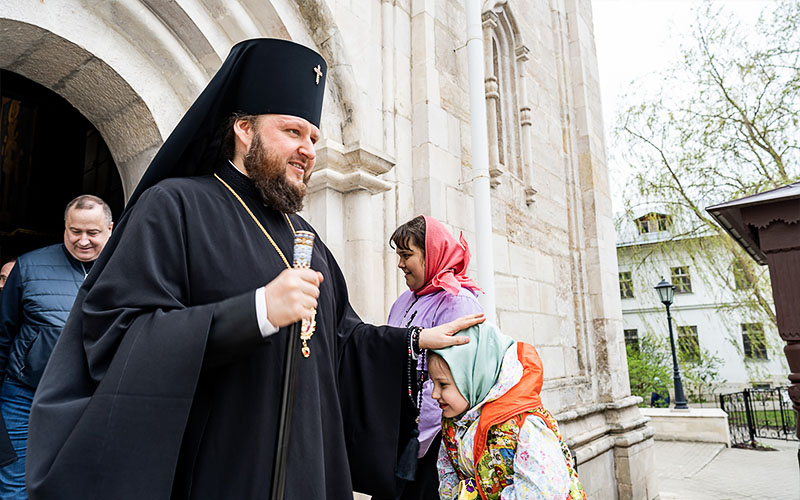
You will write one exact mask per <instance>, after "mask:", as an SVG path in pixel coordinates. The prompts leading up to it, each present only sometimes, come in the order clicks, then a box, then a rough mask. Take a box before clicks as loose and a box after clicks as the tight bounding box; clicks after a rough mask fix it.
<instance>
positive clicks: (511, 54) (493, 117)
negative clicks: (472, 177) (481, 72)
mask: <svg viewBox="0 0 800 500" xmlns="http://www.w3.org/2000/svg"><path fill="white" fill-rule="evenodd" d="M483 37H484V48H485V49H484V50H485V64H484V69H485V70H486V80H485V82H484V84H485V91H486V122H487V123H486V125H487V128H488V138H489V174H490V176H491V183H492V186H497V185H499V184H500V183H501V182H505V180H503V179H505V177H504V175H505V174H510V175H511V177H512V178H513V179H516V180H517V181H520V182H522V183H523V184H524V186H525V195H526V198H525V202H526V203H527V204H528V205H530V204H531V203H532V202H533V196H534V194H535V193H536V190H535V189H533V187H532V186H531V177H532V175H533V173H532V172H531V168H532V167H531V165H532V161H531V156H532V153H531V126H532V121H531V106H530V104H529V103H528V98H527V90H526V83H525V75H524V69H525V62H526V61H527V60H528V52H529V50H528V48H527V47H526V46H525V45H524V44H523V43H522V37H521V35H520V32H519V29H518V27H517V23H516V20H515V19H514V16H513V15H512V13H511V11H510V9H509V7H508V5H507V4H506V2H505V1H494V2H489V3H488V6H487V9H486V10H485V11H484V12H483Z"/></svg>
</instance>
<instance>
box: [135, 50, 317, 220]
mask: <svg viewBox="0 0 800 500" xmlns="http://www.w3.org/2000/svg"><path fill="white" fill-rule="evenodd" d="M327 74H328V65H327V63H326V62H325V60H324V59H323V58H322V56H321V55H319V54H318V53H317V52H315V51H314V50H312V49H310V48H308V47H305V46H303V45H299V44H297V43H294V42H290V41H288V40H280V39H275V38H259V39H253V40H245V41H243V42H240V43H238V44H236V45H234V46H233V48H232V49H231V51H230V54H228V57H227V59H225V62H224V63H222V66H220V68H219V70H218V71H217V73H216V74H215V75H214V77H213V78H211V81H210V82H208V85H207V86H206V88H205V90H203V92H202V93H201V94H200V96H199V97H198V98H197V100H195V102H194V104H192V105H191V107H189V109H188V110H187V111H186V114H185V115H184V116H183V118H182V119H181V121H180V122H179V123H178V125H177V126H176V127H175V129H174V130H173V131H172V133H171V134H170V135H169V137H168V138H167V140H166V141H164V144H163V145H162V146H161V149H159V151H158V153H156V156H155V157H154V158H153V161H151V162H150V166H149V167H147V171H145V173H144V175H143V176H142V179H141V180H140V181H139V184H138V185H137V186H136V190H135V191H134V192H133V195H132V196H131V198H130V199H129V200H128V204H127V206H126V211H127V209H129V208H130V207H131V206H133V204H134V202H135V201H136V199H138V197H139V196H140V195H141V194H142V193H143V192H144V191H145V190H146V189H147V188H149V187H151V186H153V185H155V184H156V183H158V182H159V181H161V180H163V179H166V178H169V177H190V176H195V175H204V174H209V173H211V172H213V171H214V170H215V169H216V168H217V167H218V166H219V162H220V161H222V160H223V158H222V149H223V148H222V144H221V137H218V134H217V133H218V131H219V129H220V127H221V126H222V125H223V123H224V122H225V120H227V119H228V118H229V117H230V116H231V115H232V114H233V113H236V112H241V113H245V114H250V115H260V114H282V115H293V116H298V117H300V118H304V119H306V120H308V121H309V122H311V123H313V124H314V125H316V126H317V127H319V125H320V116H321V114H322V100H323V97H324V93H325V78H326V76H327Z"/></svg>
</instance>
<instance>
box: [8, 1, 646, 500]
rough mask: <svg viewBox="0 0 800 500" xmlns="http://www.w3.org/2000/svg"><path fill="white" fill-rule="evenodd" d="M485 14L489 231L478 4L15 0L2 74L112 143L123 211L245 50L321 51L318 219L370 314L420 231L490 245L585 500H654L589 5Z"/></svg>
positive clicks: (395, 283)
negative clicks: (625, 323) (476, 49)
mask: <svg viewBox="0 0 800 500" xmlns="http://www.w3.org/2000/svg"><path fill="white" fill-rule="evenodd" d="M482 9H483V17H482V19H483V35H484V40H483V41H484V49H485V50H484V68H485V76H486V78H485V94H486V110H487V126H488V140H489V167H490V176H491V186H492V187H491V200H492V202H491V206H492V213H491V216H492V227H493V230H492V234H476V229H475V226H474V222H473V221H474V217H473V182H472V181H473V169H472V158H471V143H470V124H469V123H470V122H469V115H470V113H469V104H468V103H469V99H468V96H469V89H468V83H467V80H468V78H467V72H468V68H467V54H466V52H467V51H466V48H465V45H466V15H465V12H464V4H463V2H459V1H457V0H271V1H263V0H226V1H222V0H176V1H172V2H158V1H153V0H130V1H123V0H105V1H96V2H85V1H82V0H63V1H59V2H18V1H14V0H0V69H3V70H6V71H10V72H13V73H16V74H18V75H20V76H22V77H24V78H27V79H29V80H31V81H33V82H36V83H37V84H40V85H42V86H44V87H46V88H48V89H50V90H52V91H54V92H55V93H57V94H58V95H60V96H61V97H63V98H64V99H66V100H67V101H68V102H69V103H70V104H71V105H72V106H74V107H75V108H76V109H77V110H78V111H79V112H80V113H81V114H82V115H83V116H84V117H85V118H86V119H88V120H89V121H90V122H91V123H92V124H93V126H94V127H96V129H97V131H98V132H99V134H100V135H101V136H102V138H103V140H104V141H105V143H106V144H107V146H108V150H109V151H110V154H111V156H112V157H113V160H114V163H115V164H116V167H117V169H118V171H119V175H120V178H121V182H122V189H123V191H124V193H125V196H126V197H127V196H130V194H131V193H132V192H133V189H134V188H135V186H136V183H137V182H138V180H139V178H140V177H141V175H142V173H143V172H144V170H145V169H146V167H147V165H148V163H149V161H150V160H151V159H152V157H153V155H154V154H155V152H156V151H157V150H158V148H159V146H160V145H161V143H162V142H163V140H164V139H165V138H166V137H167V136H168V135H169V133H170V131H171V130H172V129H173V128H174V126H175V125H176V124H177V122H178V121H179V120H180V118H181V116H182V114H183V113H184V112H185V110H186V109H187V108H188V106H189V105H190V104H191V103H192V102H193V100H194V99H195V97H196V96H197V95H198V94H199V92H200V91H201V90H202V89H203V87H204V86H205V84H206V82H207V81H208V80H209V78H210V77H211V76H212V75H213V74H214V72H215V70H216V69H217V68H218V67H219V65H220V64H221V62H222V61H223V60H224V58H225V56H226V55H227V53H228V51H229V49H230V47H231V46H232V45H233V44H234V43H236V42H238V41H240V40H243V39H246V38H252V37H262V36H270V37H279V38H288V39H291V40H294V41H296V42H299V43H302V44H304V45H308V46H310V47H312V48H314V49H316V50H317V51H319V52H320V53H322V54H323V56H324V57H325V58H326V60H327V61H328V65H329V74H328V77H327V90H326V97H325V103H324V107H323V120H322V127H321V129H322V139H321V141H320V142H319V143H318V150H317V155H318V160H317V167H316V170H315V173H314V175H313V177H312V180H311V183H310V185H309V188H310V190H309V191H310V193H311V194H310V196H309V199H308V201H307V203H306V208H305V211H304V212H303V215H304V216H305V217H306V218H308V219H309V220H310V221H311V222H312V224H314V226H315V227H316V229H317V230H318V231H319V232H320V234H321V236H322V237H323V238H324V240H325V242H326V243H327V244H328V246H329V247H330V248H331V250H332V251H333V252H334V254H335V255H336V257H337V260H338V261H339V263H340V265H341V266H342V268H343V270H344V272H345V275H346V277H347V279H348V284H349V290H350V295H351V297H350V298H351V301H352V303H353V305H354V307H355V309H356V310H357V311H358V312H359V313H360V314H361V316H362V317H363V318H364V319H365V320H367V321H370V322H374V323H381V322H384V321H385V320H386V317H387V315H388V311H389V307H390V306H391V304H392V302H393V301H394V299H395V298H396V297H397V296H398V295H399V294H400V293H401V292H402V291H403V289H404V283H403V280H402V279H400V273H399V271H398V270H397V269H396V256H395V255H394V253H393V252H392V251H391V249H390V248H389V246H388V238H389V235H390V234H391V233H392V231H393V230H394V228H395V227H397V225H399V224H402V223H404V222H406V221H408V220H409V219H411V218H413V217H414V216H416V215H419V214H428V215H431V216H433V217H436V218H437V219H439V220H441V221H442V222H444V223H445V224H446V225H448V226H449V227H450V228H451V229H452V230H453V232H455V233H456V234H457V233H458V232H459V231H463V233H464V235H465V237H466V239H467V241H468V242H470V243H471V244H472V248H473V249H474V248H475V246H476V245H475V241H476V238H491V243H492V245H491V248H492V250H493V261H494V280H495V283H494V287H495V290H496V305H497V307H496V312H497V322H498V324H499V326H500V327H501V329H502V330H503V331H504V332H505V333H507V334H509V335H511V336H513V337H515V338H516V339H519V340H524V341H527V342H530V343H532V344H534V345H535V346H536V348H537V349H538V351H539V353H540V354H541V357H542V360H543V362H544V365H545V384H544V390H543V401H544V403H545V405H546V406H547V407H548V408H549V409H550V410H551V411H552V412H553V413H554V414H556V415H557V418H558V419H559V422H560V424H561V426H562V432H563V434H564V437H565V439H566V441H567V443H568V444H569V445H570V447H571V448H572V449H573V451H574V453H575V456H576V460H577V463H578V471H579V474H580V476H581V480H582V481H583V483H584V486H585V487H586V490H587V493H588V495H589V498H595V499H637V500H638V499H645V498H647V499H649V498H655V497H657V496H658V493H657V485H656V484H655V471H654V459H653V438H652V436H653V432H652V429H651V428H650V427H648V426H647V419H646V418H644V417H643V416H642V415H641V414H640V412H639V410H638V408H637V406H636V402H637V399H636V398H634V397H631V396H630V389H629V386H628V376H627V368H626V358H625V344H624V339H623V334H622V316H621V309H620V299H619V292H618V283H617V261H616V254H615V236H614V226H613V221H612V213H611V201H610V197H609V179H608V172H607V168H606V159H605V145H604V140H603V125H602V116H601V111H600V109H601V108H600V97H599V84H598V69H597V58H596V55H595V48H594V39H593V34H592V30H593V28H592V12H591V4H590V2H588V1H587V0H536V1H533V2H531V1H523V0H488V1H486V2H484V3H483V6H482ZM0 85H2V83H1V82H0ZM479 258H480V256H479V255H473V263H472V264H471V268H470V270H471V274H472V275H473V276H475V275H476V273H475V272H474V271H475V268H476V263H475V261H476V260H477V259H479ZM215 279H224V277H218V278H215ZM479 285H480V283H479Z"/></svg>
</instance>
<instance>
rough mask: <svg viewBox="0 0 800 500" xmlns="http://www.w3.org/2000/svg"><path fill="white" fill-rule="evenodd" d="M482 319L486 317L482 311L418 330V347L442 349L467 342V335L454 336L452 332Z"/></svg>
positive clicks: (481, 321)
mask: <svg viewBox="0 0 800 500" xmlns="http://www.w3.org/2000/svg"><path fill="white" fill-rule="evenodd" d="M484 321H486V317H485V316H484V315H483V313H480V314H470V315H468V316H461V317H460V318H458V319H454V320H453V321H451V322H449V323H444V324H442V325H439V326H435V327H433V328H425V329H423V330H422V331H421V332H419V347H420V349H442V348H443V347H448V346H451V345H460V344H468V343H469V337H462V336H460V335H459V336H454V335H453V334H454V333H458V332H460V331H461V330H463V329H464V328H469V327H471V326H474V325H477V324H478V323H483V322H484Z"/></svg>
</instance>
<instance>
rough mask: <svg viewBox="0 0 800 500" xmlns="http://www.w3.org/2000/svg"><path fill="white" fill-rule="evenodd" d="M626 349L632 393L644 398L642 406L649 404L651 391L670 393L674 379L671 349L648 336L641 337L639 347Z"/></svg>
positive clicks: (629, 346)
mask: <svg viewBox="0 0 800 500" xmlns="http://www.w3.org/2000/svg"><path fill="white" fill-rule="evenodd" d="M626 350H627V354H628V378H629V379H630V383H631V394H633V395H634V396H640V397H641V398H642V402H641V403H640V406H648V405H649V404H650V394H651V393H653V392H655V393H658V394H667V393H668V388H669V385H668V384H669V383H670V382H671V381H672V375H671V373H672V370H671V368H670V366H671V365H670V358H669V350H668V349H667V350H665V349H664V345H663V343H661V342H659V341H658V339H652V338H650V337H647V336H643V337H640V338H639V346H638V349H637V348H634V347H633V346H631V345H628V346H626Z"/></svg>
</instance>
